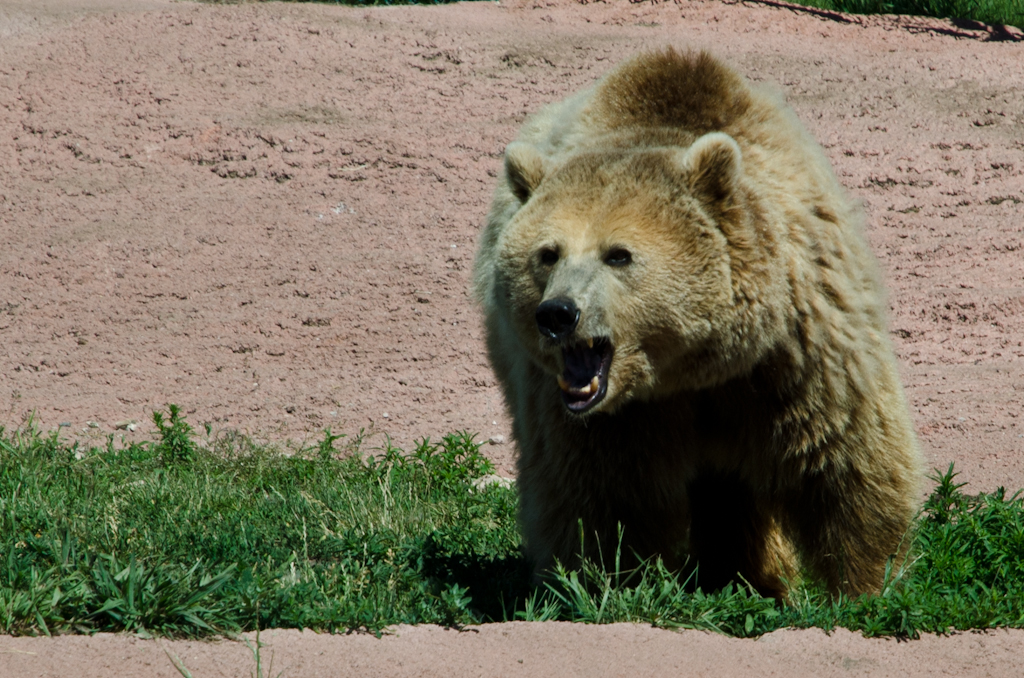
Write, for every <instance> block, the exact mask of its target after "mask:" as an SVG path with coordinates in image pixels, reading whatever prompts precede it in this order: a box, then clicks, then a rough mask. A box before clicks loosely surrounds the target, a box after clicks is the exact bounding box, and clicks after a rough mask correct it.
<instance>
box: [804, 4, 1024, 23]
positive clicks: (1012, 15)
mask: <svg viewBox="0 0 1024 678" xmlns="http://www.w3.org/2000/svg"><path fill="white" fill-rule="evenodd" d="M794 1H795V2H796V4H799V5H804V6H806V7H816V8H818V9H825V10H832V11H835V12H846V13H848V14H909V15H914V16H930V17H936V18H939V19H964V20H967V21H978V22H981V23H985V24H995V25H1003V26H1016V27H1017V28H1021V29H1024V2H1021V0H794Z"/></svg>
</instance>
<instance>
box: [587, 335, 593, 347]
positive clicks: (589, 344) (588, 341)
mask: <svg viewBox="0 0 1024 678" xmlns="http://www.w3.org/2000/svg"><path fill="white" fill-rule="evenodd" d="M587 346H589V347H590V348H594V338H593V337H590V338H588V339H587Z"/></svg>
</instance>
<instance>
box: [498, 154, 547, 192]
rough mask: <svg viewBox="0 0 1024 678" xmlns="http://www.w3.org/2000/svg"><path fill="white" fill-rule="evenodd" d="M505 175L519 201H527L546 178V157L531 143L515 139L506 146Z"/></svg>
mask: <svg viewBox="0 0 1024 678" xmlns="http://www.w3.org/2000/svg"><path fill="white" fill-rule="evenodd" d="M505 177H506V178H507V179H508V185H509V188H511V189H512V193H513V194H514V195H515V196H516V198H518V199H519V202H526V201H527V200H528V199H529V198H530V195H531V194H533V192H534V191H535V190H537V186H539V185H540V182H541V181H542V180H543V179H544V158H542V157H541V155H540V153H539V152H537V149H536V148H534V147H533V146H531V145H530V144H527V143H524V142H522V141H513V142H512V143H511V144H509V145H508V146H506V147H505Z"/></svg>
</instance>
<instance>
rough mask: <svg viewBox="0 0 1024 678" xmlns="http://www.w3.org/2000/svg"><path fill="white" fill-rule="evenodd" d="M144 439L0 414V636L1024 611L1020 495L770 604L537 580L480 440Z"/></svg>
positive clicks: (877, 619) (654, 586)
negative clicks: (120, 441)
mask: <svg viewBox="0 0 1024 678" xmlns="http://www.w3.org/2000/svg"><path fill="white" fill-rule="evenodd" d="M156 423H157V426H158V430H159V436H158V439H157V440H154V441H152V442H148V443H142V444H132V445H130V446H128V447H125V448H123V449H118V448H116V447H115V445H114V444H113V441H112V440H111V441H110V442H109V443H108V445H107V446H106V447H105V448H91V449H85V448H81V447H78V446H77V445H74V444H67V443H64V442H61V441H60V440H59V438H58V437H57V435H56V434H52V435H48V436H43V435H40V434H38V433H36V432H32V431H14V432H10V433H5V432H4V431H3V430H2V429H0V633H14V634H52V633H67V632H94V631H101V630H102V631H122V630H127V631H133V632H138V633H142V634H158V635H173V636H201V635H208V634H211V633H228V634H231V633H234V632H237V631H240V630H254V629H258V628H271V627H279V628H280V627H288V628H312V629H317V630H324V631H343V630H346V629H351V628H365V629H369V630H372V631H379V630H380V629H382V628H383V627H385V626H387V625H390V624H395V623H437V624H445V625H454V626H459V625H464V624H471V623H481V622H487V621H501V620H507V619H525V620H545V619H568V620H575V621H584V622H592V623H604V622H616V621H634V622H642V623H650V624H654V625H657V626H663V627H670V628H701V629H711V630H716V631H720V632H723V633H728V634H732V635H736V636H756V635H760V634H763V633H766V632H769V631H772V630H775V629H778V628H782V627H787V626H798V627H808V626H819V627H823V628H833V627H835V626H843V627H847V628H850V629H855V630H860V631H863V632H864V633H865V634H867V635H900V636H908V637H914V636H916V635H917V634H919V633H920V632H922V631H936V632H945V631H948V630H950V629H952V628H956V629H961V630H963V629H971V628H989V627H996V626H1011V627H1022V626H1024V520H1022V515H1024V509H1022V505H1021V499H1020V497H1019V496H1016V495H1015V496H1013V497H1007V496H1005V494H1004V493H1003V492H1002V491H999V492H996V493H993V494H984V495H978V496H969V495H966V494H964V493H963V491H962V490H963V488H962V487H961V486H960V485H958V484H956V483H955V482H954V481H955V474H954V473H953V470H952V468H950V470H949V471H948V472H947V473H945V474H943V475H942V476H941V477H937V480H938V484H937V486H936V488H935V490H934V492H933V493H932V495H931V497H930V499H929V500H928V503H927V505H926V506H925V508H924V510H923V512H922V516H921V518H920V520H919V521H918V524H917V527H916V531H915V533H914V537H913V539H914V541H913V546H912V550H911V553H912V557H911V562H912V565H911V566H910V567H908V568H906V570H905V571H900V572H893V573H892V576H891V577H890V580H889V582H888V583H887V585H886V587H885V589H884V591H883V593H882V594H881V595H879V596H870V597H868V596H865V597H861V598H857V599H854V600H849V599H840V600H832V599H831V598H829V597H828V596H827V595H825V594H824V593H822V592H821V591H820V590H818V589H816V588H815V587H814V586H813V585H809V586H802V587H799V588H797V590H796V591H795V592H794V594H793V597H792V601H791V602H790V603H789V604H787V605H778V604H776V603H775V602H774V601H772V600H768V599H764V598H761V597H759V596H758V595H756V594H755V593H753V592H751V591H750V590H749V589H748V588H747V587H745V586H736V585H733V586H730V587H727V588H726V589H725V590H722V591H718V592H714V593H704V592H702V591H700V590H696V591H695V590H694V587H693V586H692V585H691V583H692V582H689V581H681V580H680V579H679V578H677V577H676V576H675V575H674V574H673V573H671V572H668V571H666V570H665V568H664V567H663V566H662V565H661V563H660V562H651V563H648V564H646V565H644V566H643V567H641V568H640V569H638V570H636V571H633V572H625V573H614V572H613V573H609V572H606V571H603V570H601V569H600V568H597V567H594V566H586V567H584V568H583V569H582V571H579V572H568V571H559V572H557V573H556V575H555V576H554V577H553V578H552V580H551V583H550V585H548V586H545V587H542V588H540V589H533V588H531V587H530V584H529V572H528V568H527V565H526V563H525V561H524V559H523V557H522V555H521V552H520V537H519V533H518V530H517V528H516V523H515V511H516V495H515V492H514V490H510V489H507V488H503V487H501V486H499V485H491V486H488V487H486V488H484V489H479V490H478V489H475V488H474V487H473V485H472V481H473V480H474V479H476V478H479V477H481V476H484V475H486V474H488V473H490V472H491V471H492V470H493V469H492V467H491V464H490V463H489V462H488V461H487V459H486V458H484V457H483V456H482V455H481V454H480V452H479V446H478V445H477V444H476V443H475V442H473V440H472V437H471V436H469V435H467V434H464V433H459V434H454V435H451V436H447V437H445V438H444V439H442V440H440V441H438V442H436V443H435V442H431V441H427V440H424V441H422V442H420V443H419V444H418V445H417V447H416V449H415V450H413V451H411V452H410V453H409V454H405V453H403V452H402V451H401V450H398V449H395V448H394V447H392V446H391V445H390V444H388V443H387V442H386V441H385V444H383V445H382V446H381V447H377V448H372V447H371V446H370V445H369V444H368V443H367V442H366V441H363V440H360V439H359V438H358V436H357V437H356V438H355V439H349V438H346V437H344V436H339V435H334V434H331V433H330V432H329V431H328V432H326V433H325V436H324V438H323V440H322V441H320V443H319V444H318V445H315V446H313V447H310V448H309V449H305V450H302V451H300V452H298V453H296V454H292V455H284V454H281V453H279V452H277V451H275V450H273V449H270V448H267V447H264V446H259V445H254V444H253V443H252V442H250V441H248V440H247V439H245V438H242V437H237V436H236V437H230V436H229V437H222V438H218V439H213V440H211V439H210V438H209V436H208V435H207V437H206V441H205V442H204V443H203V444H200V443H197V440H201V439H202V436H198V437H197V436H196V435H195V433H194V432H193V431H192V430H191V428H190V427H189V426H188V424H187V423H186V422H185V421H184V420H183V419H182V417H181V414H180V412H179V411H178V410H177V409H176V408H173V407H172V408H170V411H169V412H168V413H166V414H161V415H160V416H159V417H158V418H157V422H156Z"/></svg>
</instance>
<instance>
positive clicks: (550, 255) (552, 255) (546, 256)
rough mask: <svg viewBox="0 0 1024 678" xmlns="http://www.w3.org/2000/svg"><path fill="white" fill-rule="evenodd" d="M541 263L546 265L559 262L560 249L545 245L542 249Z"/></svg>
mask: <svg viewBox="0 0 1024 678" xmlns="http://www.w3.org/2000/svg"><path fill="white" fill-rule="evenodd" d="M540 263H542V264H544V265H545V266H554V265H555V264H557V263H558V250H553V249H551V248H550V247H545V248H544V249H542V250H541V251H540Z"/></svg>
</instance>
